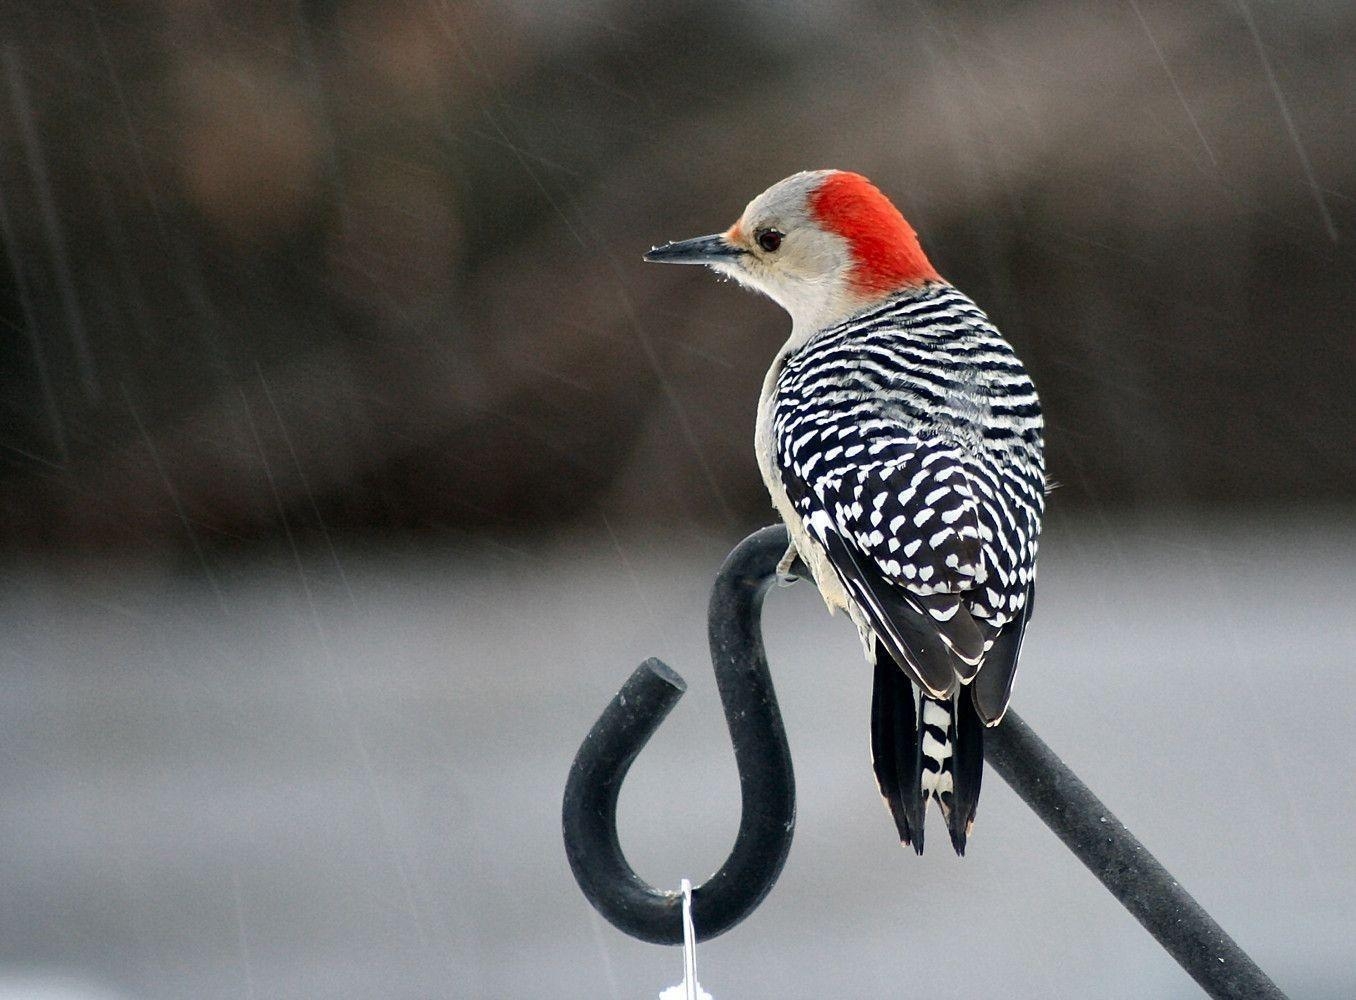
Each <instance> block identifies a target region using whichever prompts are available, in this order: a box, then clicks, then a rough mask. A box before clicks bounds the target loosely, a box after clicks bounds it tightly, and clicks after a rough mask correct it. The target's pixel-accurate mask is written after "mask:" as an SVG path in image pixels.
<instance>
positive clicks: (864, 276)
mask: <svg viewBox="0 0 1356 1000" xmlns="http://www.w3.org/2000/svg"><path fill="white" fill-rule="evenodd" d="M645 259H646V260H649V261H657V262H660V263H668V264H706V265H707V266H709V267H711V268H713V269H714V270H716V271H719V272H720V273H722V274H726V275H729V276H730V277H732V278H734V279H735V280H736V281H738V282H739V283H740V284H742V285H747V286H749V287H750V288H755V289H757V290H758V291H760V292H763V293H764V294H765V295H767V296H768V297H769V298H771V299H772V300H773V301H775V302H777V303H778V304H779V305H781V306H782V308H784V309H785V310H786V311H787V312H789V313H790V314H791V319H792V321H793V323H794V326H795V328H796V329H797V330H803V331H806V332H809V331H813V330H817V329H822V328H823V327H825V326H828V325H830V324H832V323H835V322H837V321H838V320H840V319H843V318H845V317H847V316H850V315H851V314H853V313H854V312H858V311H860V310H861V309H864V308H866V307H868V306H870V305H871V304H872V303H873V302H875V301H877V300H879V299H882V298H885V297H886V296H889V295H891V294H894V293H895V292H898V291H900V290H902V289H904V288H908V287H910V286H918V285H922V284H924V283H926V282H929V281H940V280H941V278H940V276H939V275H938V274H937V271H936V269H934V268H933V266H932V264H931V263H929V262H928V259H927V256H926V255H925V254H924V253H923V248H922V247H921V246H919V244H918V234H917V233H915V232H914V231H913V227H912V226H910V225H909V224H908V223H907V222H906V221H904V216H902V215H900V214H899V210H898V209H897V208H895V206H894V205H892V204H891V203H890V199H888V198H886V197H885V195H883V194H881V193H880V191H879V190H878V189H877V188H876V187H875V185H873V184H872V183H871V182H870V181H868V180H867V179H866V178H865V177H863V176H861V175H860V174H853V173H848V172H847V171H843V170H810V171H805V172H803V173H799V174H793V175H792V176H790V177H788V178H786V179H785V180H782V181H778V182H777V183H776V184H774V185H772V187H770V188H768V189H767V190H766V191H764V192H763V193H762V194H760V195H759V196H758V197H757V198H755V199H753V201H751V202H749V206H748V208H746V209H744V214H743V215H741V216H740V217H739V221H737V222H736V223H735V224H734V225H733V226H731V227H730V228H729V229H727V230H726V231H725V232H723V233H717V234H715V235H712V236H699V237H697V238H696V239H692V240H682V241H680V242H678V243H669V244H667V245H665V246H662V247H657V248H655V249H653V250H651V251H650V252H649V253H647V254H646V255H645Z"/></svg>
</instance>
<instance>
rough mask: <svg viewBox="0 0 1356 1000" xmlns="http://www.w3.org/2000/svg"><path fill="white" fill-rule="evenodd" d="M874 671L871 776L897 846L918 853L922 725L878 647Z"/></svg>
mask: <svg viewBox="0 0 1356 1000" xmlns="http://www.w3.org/2000/svg"><path fill="white" fill-rule="evenodd" d="M875 669H876V677H875V686H874V688H873V690H872V695H871V763H872V766H873V767H874V769H875V772H876V786H877V787H878V788H879V789H880V794H881V797H882V798H884V799H885V805H886V807H887V808H888V809H889V810H890V815H891V816H892V817H893V818H894V821H895V826H896V827H897V828H898V830H899V839H900V842H901V843H904V844H909V845H911V846H912V847H913V849H914V850H915V851H916V852H917V853H919V854H922V853H923V806H924V802H923V759H922V752H921V747H920V742H921V740H920V734H921V732H922V727H920V726H919V725H918V723H917V719H916V716H915V713H914V695H913V685H912V684H911V683H910V681H909V679H908V677H906V676H905V675H904V671H902V670H900V669H899V667H898V666H897V665H896V664H895V662H894V660H893V659H892V658H891V656H890V654H889V653H888V652H887V651H886V650H885V648H884V646H883V645H879V644H878V645H877V647H876V664H875Z"/></svg>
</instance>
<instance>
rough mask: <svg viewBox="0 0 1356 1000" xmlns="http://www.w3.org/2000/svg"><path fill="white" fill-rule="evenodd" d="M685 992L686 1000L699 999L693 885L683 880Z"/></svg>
mask: <svg viewBox="0 0 1356 1000" xmlns="http://www.w3.org/2000/svg"><path fill="white" fill-rule="evenodd" d="M681 884H682V888H683V991H684V993H685V994H686V995H685V997H684V1000H698V998H697V932H696V929H695V928H694V927H693V926H692V883H691V882H690V881H689V880H688V879H683V881H682V883H681Z"/></svg>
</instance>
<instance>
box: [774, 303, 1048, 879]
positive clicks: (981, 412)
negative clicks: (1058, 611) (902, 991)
mask: <svg viewBox="0 0 1356 1000" xmlns="http://www.w3.org/2000/svg"><path fill="white" fill-rule="evenodd" d="M773 405H774V410H773V418H772V427H773V435H774V439H775V448H776V461H777V466H778V470H779V472H780V476H781V480H782V483H783V485H784V487H785V488H786V491H787V495H788V498H789V499H790V501H791V502H792V504H793V505H794V507H795V509H796V511H797V512H798V513H799V514H800V516H801V518H802V520H803V523H804V528H805V530H806V532H807V533H808V535H809V537H810V538H811V539H812V540H813V541H814V542H816V543H818V544H819V545H820V546H822V547H823V549H824V552H825V555H826V556H827V559H828V561H829V563H830V564H831V565H832V567H833V569H834V571H835V574H836V575H837V577H838V579H839V582H841V584H842V586H843V589H844V590H845V591H846V593H847V595H848V596H849V598H850V599H851V603H850V604H849V610H850V612H851V614H852V617H853V618H854V620H855V621H856V622H857V623H858V626H859V628H861V629H862V633H863V640H864V642H865V643H866V645H867V650H868V655H869V656H870V657H871V658H872V659H874V660H875V662H876V684H875V696H874V698H873V709H872V747H873V757H874V763H875V770H876V776H877V780H878V782H879V784H880V785H881V791H882V794H883V795H884V797H885V799H886V802H887V805H888V806H889V807H890V810H891V813H892V814H893V815H894V818H895V821H896V823H897V825H898V827H899V831H900V836H901V839H902V840H903V841H904V842H905V843H912V844H913V846H914V847H915V849H916V850H918V851H919V853H921V852H922V843H923V841H922V816H923V811H924V808H925V806H926V803H927V799H928V798H930V797H935V798H936V799H937V800H938V802H939V804H940V805H941V807H942V811H943V814H944V815H945V816H946V819H947V823H948V828H949V830H950V832H951V839H952V842H953V844H954V845H955V847H956V850H957V851H958V852H963V850H964V844H965V837H966V835H967V834H968V832H969V829H970V825H971V824H972V822H973V819H974V807H975V802H976V800H977V798H978V792H979V775H980V773H981V770H982V769H981V764H982V760H983V743H982V728H983V725H984V724H993V723H996V722H997V721H998V720H999V719H1000V718H1001V717H1002V714H1003V712H1004V710H1005V709H1006V707H1007V702H1008V698H1009V696H1010V693H1011V688H1012V678H1013V673H1014V671H1015V670H1016V665H1017V656H1018V653H1019V651H1020V646H1021V637H1022V632H1023V630H1024V628H1025V624H1026V619H1027V616H1028V615H1029V614H1030V610H1031V601H1032V594H1033V589H1032V588H1033V583H1034V579H1035V563H1036V547H1037V538H1038V536H1039V533H1040V521H1041V514H1042V512H1043V509H1044V495H1045V467H1044V457H1043V443H1042V436H1041V430H1042V424H1041V412H1040V403H1039V401H1038V399H1037V397H1036V392H1035V388H1034V387H1033V386H1032V384H1031V380H1030V378H1029V377H1028V376H1027V373H1026V369H1025V368H1024V367H1023V366H1022V363H1021V362H1020V361H1019V360H1018V359H1017V357H1016V355H1015V354H1014V353H1013V351H1012V348H1011V347H1010V346H1009V345H1008V343H1007V341H1005V340H1004V339H1003V338H1002V336H1001V335H1000V334H999V333H998V331H997V330H996V329H995V328H994V326H993V324H992V323H990V322H989V320H988V317H986V316H985V315H984V313H983V312H982V311H981V310H980V309H979V307H978V306H976V305H975V304H974V303H973V302H971V301H970V299H969V298H967V297H966V296H965V295H963V294H962V293H960V292H958V291H957V290H956V289H954V288H952V287H951V286H950V285H947V284H943V283H940V282H938V283H930V284H927V285H924V286H922V287H921V288H914V289H909V290H906V291H904V292H901V293H899V294H897V295H895V296H893V297H891V298H890V299H888V300H887V301H885V302H883V303H881V304H879V305H877V306H874V307H872V308H870V309H868V310H866V311H864V312H862V313H859V314H857V315H855V316H853V317H851V318H850V319H848V320H846V321H845V322H843V323H840V324H838V325H836V326H833V327H830V328H828V329H826V330H824V331H822V332H821V333H819V334H817V335H815V336H814V337H812V338H811V339H810V340H809V341H808V342H807V343H805V344H804V345H803V346H801V347H800V348H799V349H798V350H796V351H794V352H793V353H792V354H790V355H789V356H788V357H787V358H786V359H785V362H784V366H783V368H782V370H781V372H780V374H779V375H778V377H777V381H776V392H775V397H774V403H773ZM807 561H808V560H807ZM901 671H902V672H901ZM905 675H907V677H906V676H905ZM910 681H912V682H913V683H912V684H910V683H909V682H910ZM918 689H921V690H918ZM967 690H968V691H969V693H970V697H965V696H964V695H965V693H966V691H967Z"/></svg>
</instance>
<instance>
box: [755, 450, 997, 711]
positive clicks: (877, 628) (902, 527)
mask: <svg viewBox="0 0 1356 1000" xmlns="http://www.w3.org/2000/svg"><path fill="white" fill-rule="evenodd" d="M816 436H818V435H816ZM786 445H787V447H786V449H785V450H784V451H783V455H784V456H785V458H786V461H785V463H784V467H783V469H782V474H783V480H784V482H785V483H786V485H787V487H788V494H789V495H790V496H791V498H792V499H793V501H794V502H795V503H796V506H797V509H798V510H799V512H800V514H801V516H802V518H803V519H804V521H805V525H806V529H807V531H808V532H809V533H810V535H811V537H812V538H814V539H815V541H817V542H819V544H820V545H822V546H823V548H824V551H825V553H826V554H827V556H828V560H829V562H830V564H831V565H832V566H833V568H834V570H835V572H836V573H837V575H838V577H839V579H840V581H841V582H842V584H843V586H844V588H845V589H846V591H847V593H848V594H849V596H851V597H852V599H853V600H854V601H855V602H856V604H857V605H858V607H859V608H860V609H861V611H862V613H863V614H864V615H865V617H866V619H867V621H868V623H869V624H870V626H871V629H872V631H873V632H874V633H875V635H876V637H877V641H880V642H883V643H884V644H885V645H886V647H887V648H888V649H889V651H890V653H891V654H892V656H893V657H894V659H895V660H896V662H898V663H899V664H901V665H902V666H903V667H904V668H905V670H906V672H908V673H909V675H910V677H911V679H912V680H914V681H915V683H917V684H918V685H919V686H920V687H921V688H923V689H924V690H925V691H927V692H928V693H929V694H931V695H933V696H934V697H947V696H950V695H951V694H953V693H954V692H955V690H956V685H957V683H958V682H959V681H969V680H970V679H971V678H973V677H974V675H975V672H976V670H977V669H978V667H979V664H980V663H981V661H982V660H983V658H984V651H985V643H986V640H987V639H988V638H989V637H990V634H991V633H990V630H989V629H988V628H987V627H986V626H985V625H983V624H982V623H980V622H977V621H976V620H975V619H974V617H973V616H972V615H971V614H970V611H969V609H968V608H967V607H966V606H965V604H964V603H963V601H962V597H961V595H962V594H963V593H964V592H966V591H968V590H971V589H972V588H974V587H975V586H976V585H977V584H979V583H981V582H982V581H983V580H984V579H985V577H986V573H987V569H986V566H985V552H984V547H983V545H982V544H981V537H980V531H981V528H980V507H979V504H978V501H977V498H976V496H975V492H974V489H973V485H972V483H971V481H970V478H969V476H968V474H967V472H966V470H965V468H964V463H963V460H962V459H963V456H962V452H961V450H960V448H959V446H958V445H956V444H954V443H952V442H949V441H947V440H946V439H944V438H941V437H934V438H927V439H922V440H912V439H908V438H901V437H878V438H877V439H876V440H874V441H868V442H863V443H862V455H861V459H860V460H859V462H858V464H855V465H853V466H850V467H847V468H842V467H840V468H839V469H838V470H837V471H835V472H834V473H832V474H829V475H825V476H822V477H819V478H814V477H813V476H812V475H811V476H805V475H803V472H804V471H805V470H806V469H807V465H808V466H809V467H810V470H811V471H812V470H813V464H814V463H813V462H811V457H812V455H813V454H814V449H816V448H822V447H824V445H823V443H822V442H820V443H816V442H815V441H814V440H812V439H809V438H807V437H806V436H805V435H801V436H799V437H798V438H797V439H796V440H794V441H790V442H786ZM849 447H851V445H849Z"/></svg>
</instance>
